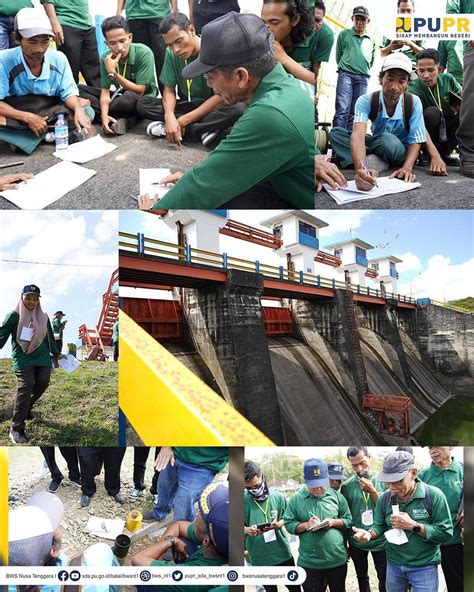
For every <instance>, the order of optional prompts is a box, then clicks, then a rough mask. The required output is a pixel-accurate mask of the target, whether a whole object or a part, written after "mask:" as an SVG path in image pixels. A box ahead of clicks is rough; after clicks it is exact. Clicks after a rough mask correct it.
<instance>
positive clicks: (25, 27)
mask: <svg viewBox="0 0 474 592" xmlns="http://www.w3.org/2000/svg"><path fill="white" fill-rule="evenodd" d="M15 31H18V32H19V33H20V35H21V36H22V37H25V39H29V38H30V37H35V36H36V35H52V36H54V33H53V30H52V29H51V23H50V22H49V18H48V17H47V16H46V13H45V11H44V9H43V8H22V9H21V10H19V11H18V12H17V14H16V17H15Z"/></svg>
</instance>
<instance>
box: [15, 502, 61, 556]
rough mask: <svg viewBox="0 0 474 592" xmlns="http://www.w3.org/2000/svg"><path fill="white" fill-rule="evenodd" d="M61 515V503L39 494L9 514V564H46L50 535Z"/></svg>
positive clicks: (49, 547)
mask: <svg viewBox="0 0 474 592" xmlns="http://www.w3.org/2000/svg"><path fill="white" fill-rule="evenodd" d="M63 516H64V506H63V502H62V501H61V500H60V499H59V497H57V496H56V495H53V494H52V493H48V492H47V491H41V492H39V493H35V494H34V495H33V497H32V498H31V499H30V500H29V501H28V502H27V503H26V505H24V506H22V507H21V508H16V509H14V510H10V511H9V513H8V560H9V561H8V563H9V565H15V566H33V565H45V563H46V562H47V561H48V559H49V554H50V551H51V547H52V543H53V535H54V533H55V532H56V531H57V530H58V528H59V525H60V524H61V520H62V519H63Z"/></svg>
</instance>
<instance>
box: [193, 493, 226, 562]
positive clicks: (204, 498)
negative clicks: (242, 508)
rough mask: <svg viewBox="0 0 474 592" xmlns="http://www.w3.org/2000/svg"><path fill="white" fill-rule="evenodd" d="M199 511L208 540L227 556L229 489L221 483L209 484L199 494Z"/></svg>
mask: <svg viewBox="0 0 474 592" xmlns="http://www.w3.org/2000/svg"><path fill="white" fill-rule="evenodd" d="M199 511H200V512H201V516H202V519H203V520H204V522H205V524H206V527H207V532H208V534H209V538H210V539H211V542H212V544H213V545H214V547H215V548H216V550H217V551H218V552H219V553H220V554H221V555H223V556H224V557H228V555H229V488H228V487H227V485H224V484H223V483H211V484H210V485H209V486H208V487H206V489H205V490H204V491H203V492H202V493H201V496H200V498H199Z"/></svg>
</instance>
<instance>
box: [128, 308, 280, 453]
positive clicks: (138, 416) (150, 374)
mask: <svg viewBox="0 0 474 592" xmlns="http://www.w3.org/2000/svg"><path fill="white" fill-rule="evenodd" d="M119 319H120V320H119V323H120V337H119V339H120V358H119V364H120V366H119V405H120V408H121V410H122V411H123V413H124V414H125V416H126V417H127V419H128V421H129V422H130V424H131V425H132V426H133V428H134V429H135V431H136V432H137V433H138V435H139V437H140V438H141V439H142V441H143V443H144V445H145V446H156V445H161V446H222V445H224V446H272V445H273V443H272V442H271V441H270V440H269V439H268V438H267V437H266V436H265V435H264V434H262V433H261V432H260V431H259V430H258V429H257V428H255V427H254V426H253V425H252V424H251V423H250V422H249V421H248V420H247V419H245V418H244V417H243V416H242V415H240V413H239V412H238V411H237V410H236V409H234V408H233V407H232V406H231V405H229V404H228V403H227V402H226V401H224V399H222V397H220V396H219V395H218V394H217V393H215V392H214V391H213V390H212V389H210V388H209V387H208V386H207V385H206V384H205V383H204V382H202V380H200V379H199V378H198V377H197V376H195V375H194V374H193V373H192V372H191V371H190V370H188V369H187V368H186V367H185V366H184V365H183V364H182V363H181V362H180V361H179V360H177V359H176V358H175V357H174V356H173V355H172V354H170V353H169V352H168V351H167V350H166V349H165V348H164V347H163V346H162V345H160V344H159V343H158V342H157V341H155V340H154V339H153V338H152V337H151V336H150V335H148V333H146V331H144V330H143V329H142V328H141V327H140V326H139V325H137V323H135V322H134V321H133V320H132V319H131V318H130V317H129V316H128V315H126V314H125V313H124V312H123V311H120V313H119Z"/></svg>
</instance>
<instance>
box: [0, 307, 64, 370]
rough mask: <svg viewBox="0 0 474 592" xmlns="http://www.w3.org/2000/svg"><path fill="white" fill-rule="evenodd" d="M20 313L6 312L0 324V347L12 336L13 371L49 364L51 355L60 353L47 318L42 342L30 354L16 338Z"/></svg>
mask: <svg viewBox="0 0 474 592" xmlns="http://www.w3.org/2000/svg"><path fill="white" fill-rule="evenodd" d="M19 320H20V315H19V314H18V313H17V312H15V311H12V312H10V313H8V314H7V316H6V317H5V319H4V321H3V323H2V325H1V326H0V349H1V348H2V347H3V346H4V345H5V343H6V342H7V341H8V338H9V337H11V338H12V367H13V371H14V372H17V371H18V370H23V368H30V367H31V366H51V356H50V354H53V356H59V354H60V353H61V352H60V351H59V350H58V348H57V347H56V344H55V343H54V334H53V329H52V327H51V323H50V322H49V319H48V332H47V335H46V337H45V338H44V340H43V342H42V343H41V344H40V345H39V346H38V347H37V348H36V349H35V351H34V352H32V353H31V354H25V353H24V352H23V350H22V349H21V347H20V345H19V344H18V342H17V340H16V333H17V330H18V321H19Z"/></svg>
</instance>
